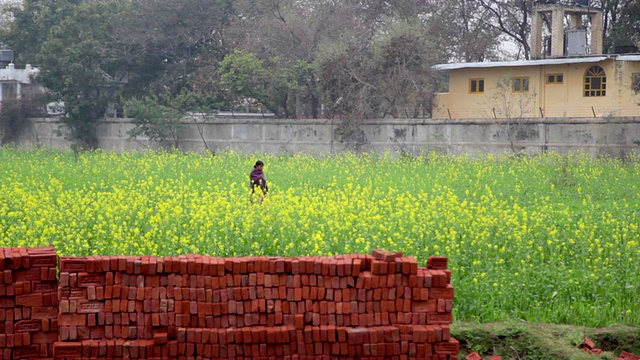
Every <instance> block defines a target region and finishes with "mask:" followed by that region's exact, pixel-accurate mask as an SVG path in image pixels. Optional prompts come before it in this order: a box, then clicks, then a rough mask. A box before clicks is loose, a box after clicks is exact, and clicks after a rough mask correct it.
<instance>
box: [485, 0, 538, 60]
mask: <svg viewBox="0 0 640 360" xmlns="http://www.w3.org/2000/svg"><path fill="white" fill-rule="evenodd" d="M476 1H479V3H480V5H481V6H482V7H483V8H484V9H485V10H487V11H489V12H490V13H491V14H492V17H491V19H490V21H489V22H488V24H489V25H490V26H491V27H493V28H495V29H496V30H499V31H500V32H501V33H503V34H505V35H506V36H507V37H508V38H510V39H511V40H513V41H515V42H516V43H517V44H518V46H519V47H520V48H521V49H522V52H523V57H524V58H525V59H526V60H528V59H529V58H530V56H531V46H530V44H529V34H530V32H531V24H530V17H531V12H532V11H533V6H534V0H476Z"/></svg>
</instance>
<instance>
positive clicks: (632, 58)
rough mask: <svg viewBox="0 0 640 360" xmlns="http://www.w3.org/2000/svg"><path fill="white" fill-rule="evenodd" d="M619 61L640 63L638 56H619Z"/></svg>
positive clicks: (639, 56)
mask: <svg viewBox="0 0 640 360" xmlns="http://www.w3.org/2000/svg"><path fill="white" fill-rule="evenodd" d="M618 60H620V61H640V55H637V54H636V55H620V56H619V57H618Z"/></svg>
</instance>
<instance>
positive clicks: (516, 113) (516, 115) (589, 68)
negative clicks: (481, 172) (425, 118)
mask: <svg viewBox="0 0 640 360" xmlns="http://www.w3.org/2000/svg"><path fill="white" fill-rule="evenodd" d="M545 13H549V14H551V16H552V19H553V20H552V22H551V23H552V33H551V35H550V36H547V37H546V38H545V39H543V37H542V23H543V22H542V21H541V18H542V16H543V14H545ZM565 16H568V18H569V19H570V23H569V26H568V28H566V29H565V27H563V24H564V23H563V19H564V18H565ZM532 18H533V21H532V44H531V45H532V46H531V49H532V56H533V57H534V58H535V59H536V60H524V61H507V62H479V63H456V64H440V65H435V66H433V67H432V69H433V70H435V71H438V72H445V73H447V74H448V92H444V93H438V94H436V97H435V101H434V107H433V109H432V117H433V118H441V119H460V118H503V119H504V118H508V119H524V118H540V117H542V118H545V117H609V116H640V55H636V54H619V55H604V54H602V35H601V33H602V32H601V29H600V28H601V24H602V11H601V10H598V9H594V8H591V7H584V6H564V5H558V4H550V5H543V6H538V7H536V8H535V9H534V14H533V17H532ZM587 18H588V19H590V20H589V21H590V23H591V26H592V27H591V28H590V29H589V31H587V28H586V25H585V24H584V20H583V19H587ZM587 34H588V35H587ZM574 35H577V36H574ZM543 40H547V41H545V43H546V49H545V50H543V48H544V47H543V46H542V45H541V43H542V42H543ZM588 41H590V42H591V44H587V42H588ZM587 53H589V54H591V55H588V54H587Z"/></svg>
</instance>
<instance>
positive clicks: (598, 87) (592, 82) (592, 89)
mask: <svg viewBox="0 0 640 360" xmlns="http://www.w3.org/2000/svg"><path fill="white" fill-rule="evenodd" d="M605 95H607V74H605V73H604V69H603V68H601V67H600V66H594V67H592V68H590V69H589V70H587V72H586V73H585V74H584V96H605Z"/></svg>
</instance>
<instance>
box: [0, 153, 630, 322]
mask: <svg viewBox="0 0 640 360" xmlns="http://www.w3.org/2000/svg"><path fill="white" fill-rule="evenodd" d="M257 159H261V160H263V161H264V162H265V164H266V165H265V173H266V175H267V179H268V180H269V187H270V193H269V194H268V196H267V198H266V200H265V202H264V203H263V204H262V205H257V204H255V203H252V201H250V196H249V194H248V188H247V185H248V173H249V171H250V170H251V168H252V165H253V163H254V162H255V161H256V160H257ZM639 175H640V165H639V162H638V159H632V160H629V161H627V162H621V161H619V160H615V159H609V158H592V157H590V156H588V155H585V154H579V153H578V154H573V155H570V156H560V155H557V154H546V155H541V156H536V157H509V156H479V157H475V158H470V157H465V156H460V157H452V156H444V155H437V154H427V155H424V156H420V157H404V158H402V159H395V158H392V157H391V156H388V155H377V154H364V155H359V156H358V155H354V154H348V153H347V154H340V155H327V156H320V157H314V156H308V155H295V156H288V155H282V156H272V155H265V154H254V155H246V154H237V153H232V152H229V153H226V154H221V155H218V156H210V155H199V154H189V153H186V154H185V153H163V152H161V153H145V154H140V153H127V154H120V155H117V154H109V153H104V152H88V153H78V154H74V153H71V152H55V151H18V150H15V149H0V246H2V247H8V246H39V245H45V244H53V245H54V246H55V247H56V249H57V251H58V252H59V253H60V254H61V255H76V256H80V255H89V254H101V255H111V254H126V255H141V254H155V255H176V254H184V253H201V254H207V255H211V256H245V255H280V256H307V255H332V254H340V253H369V252H370V251H371V249H374V248H387V249H390V250H394V251H402V252H404V253H405V255H407V256H414V257H416V258H417V259H418V260H419V262H420V264H424V263H425V261H426V259H427V258H428V256H447V257H448V258H449V268H450V269H451V270H452V272H453V278H452V282H453V284H454V286H455V289H456V290H455V292H456V295H455V296H456V298H455V304H454V315H455V319H456V321H470V322H479V323H487V322H495V321H512V320H517V321H527V322H547V323H554V324H573V325H581V326H591V327H600V326H606V325H611V324H624V325H640V311H638V309H639V308H640V289H639V286H640V261H638V259H640V229H639V227H640V216H639V212H640V181H639V180H638V179H639Z"/></svg>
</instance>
